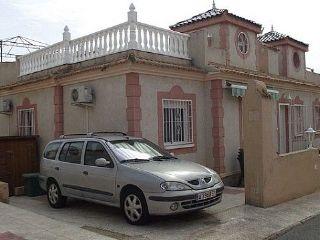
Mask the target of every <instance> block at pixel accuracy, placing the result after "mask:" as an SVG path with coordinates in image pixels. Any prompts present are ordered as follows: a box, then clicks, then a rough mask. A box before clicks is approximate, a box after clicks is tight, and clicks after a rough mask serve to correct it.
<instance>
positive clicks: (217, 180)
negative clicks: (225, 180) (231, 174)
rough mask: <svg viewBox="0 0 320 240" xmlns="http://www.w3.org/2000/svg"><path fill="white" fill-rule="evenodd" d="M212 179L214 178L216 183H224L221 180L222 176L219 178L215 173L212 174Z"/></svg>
mask: <svg viewBox="0 0 320 240" xmlns="http://www.w3.org/2000/svg"><path fill="white" fill-rule="evenodd" d="M212 177H213V178H214V181H215V182H216V183H219V182H221V181H222V180H221V178H220V176H219V175H218V174H217V173H215V172H213V173H212Z"/></svg>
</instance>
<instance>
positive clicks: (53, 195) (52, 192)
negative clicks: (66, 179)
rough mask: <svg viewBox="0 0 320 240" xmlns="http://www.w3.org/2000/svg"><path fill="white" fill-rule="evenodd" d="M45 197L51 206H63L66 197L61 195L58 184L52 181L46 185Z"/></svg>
mask: <svg viewBox="0 0 320 240" xmlns="http://www.w3.org/2000/svg"><path fill="white" fill-rule="evenodd" d="M47 199H48V202H49V205H50V206H51V207H52V208H63V207H64V206H65V205H66V202H67V197H65V196H62V194H61V191H60V188H59V185H58V184H57V183H56V182H54V181H50V182H49V183H48V185H47Z"/></svg>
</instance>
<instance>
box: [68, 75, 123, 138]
mask: <svg viewBox="0 0 320 240" xmlns="http://www.w3.org/2000/svg"><path fill="white" fill-rule="evenodd" d="M83 85H84V86H90V87H92V88H93V89H94V92H95V99H96V100H95V104H94V106H93V107H92V108H89V109H88V113H89V129H88V130H89V132H93V131H123V132H127V128H128V127H127V125H128V124H127V115H126V108H127V98H126V81H125V75H121V76H116V77H111V78H103V79H99V80H95V81H89V82H83V83H80V84H73V85H68V86H64V88H63V98H64V99H63V106H64V132H65V134H70V133H85V132H86V130H87V129H86V125H87V121H86V109H85V108H83V107H79V106H73V105H71V89H72V88H73V87H76V86H83Z"/></svg>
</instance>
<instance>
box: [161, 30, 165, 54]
mask: <svg viewBox="0 0 320 240" xmlns="http://www.w3.org/2000/svg"><path fill="white" fill-rule="evenodd" d="M163 47H164V43H163V32H160V53H164V49H163Z"/></svg>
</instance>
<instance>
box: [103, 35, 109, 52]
mask: <svg viewBox="0 0 320 240" xmlns="http://www.w3.org/2000/svg"><path fill="white" fill-rule="evenodd" d="M107 50H108V48H107V32H106V31H104V32H103V53H104V54H106V53H107Z"/></svg>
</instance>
